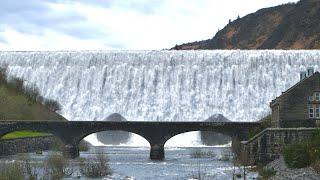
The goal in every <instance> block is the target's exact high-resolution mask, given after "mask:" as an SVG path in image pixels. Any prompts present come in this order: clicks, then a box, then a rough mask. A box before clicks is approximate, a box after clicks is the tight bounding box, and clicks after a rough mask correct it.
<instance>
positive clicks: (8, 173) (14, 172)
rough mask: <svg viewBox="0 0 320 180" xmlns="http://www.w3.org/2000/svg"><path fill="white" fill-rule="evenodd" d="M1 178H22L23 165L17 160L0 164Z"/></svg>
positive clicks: (8, 179) (12, 179)
mask: <svg viewBox="0 0 320 180" xmlns="http://www.w3.org/2000/svg"><path fill="white" fill-rule="evenodd" d="M0 179H1V180H24V174H23V167H22V165H21V164H20V163H18V162H16V161H15V162H13V163H5V164H1V165H0Z"/></svg>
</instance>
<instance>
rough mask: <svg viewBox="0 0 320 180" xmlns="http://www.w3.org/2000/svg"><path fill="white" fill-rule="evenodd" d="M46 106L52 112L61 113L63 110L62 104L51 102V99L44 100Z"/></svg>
mask: <svg viewBox="0 0 320 180" xmlns="http://www.w3.org/2000/svg"><path fill="white" fill-rule="evenodd" d="M43 104H44V106H45V107H47V108H48V109H50V110H51V111H54V112H56V111H59V110H61V106H60V104H59V103H58V102H57V101H55V100H51V99H44V102H43Z"/></svg>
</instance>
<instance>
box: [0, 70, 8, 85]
mask: <svg viewBox="0 0 320 180" xmlns="http://www.w3.org/2000/svg"><path fill="white" fill-rule="evenodd" d="M0 83H2V84H3V83H7V68H4V67H1V68H0Z"/></svg>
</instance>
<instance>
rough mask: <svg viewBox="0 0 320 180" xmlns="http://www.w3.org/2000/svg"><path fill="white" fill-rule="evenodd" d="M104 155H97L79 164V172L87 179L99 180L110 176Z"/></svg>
mask: <svg viewBox="0 0 320 180" xmlns="http://www.w3.org/2000/svg"><path fill="white" fill-rule="evenodd" d="M108 161H109V160H108V158H107V156H106V155H104V154H101V153H98V154H97V155H96V156H94V157H92V158H89V159H87V160H86V161H85V162H81V164H80V172H81V174H83V175H85V176H86V177H89V178H101V177H105V176H107V175H110V174H112V171H111V169H110V167H109V164H108Z"/></svg>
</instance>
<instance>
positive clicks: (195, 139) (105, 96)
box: [0, 50, 320, 146]
mask: <svg viewBox="0 0 320 180" xmlns="http://www.w3.org/2000/svg"><path fill="white" fill-rule="evenodd" d="M319 57H320V51H312V50H301V51H281V50H268V51H264V50H259V51H257V50H248V51H243V50H232V51H227V50H215V51H40V52H1V53H0V65H1V66H2V67H6V68H7V73H8V75H9V77H19V78H22V79H24V80H26V84H27V85H28V84H30V85H35V86H36V87H37V88H38V89H39V91H40V94H41V95H43V96H44V97H46V98H50V99H54V100H57V101H58V102H59V103H60V104H61V105H62V110H61V111H60V112H59V113H60V114H61V115H63V116H64V117H66V118H67V119H69V120H71V121H80V120H82V119H86V120H92V121H95V120H100V119H104V118H105V117H107V116H109V115H110V114H112V113H119V114H121V115H122V116H124V117H125V118H126V119H127V120H129V121H175V122H176V121H177V122H179V121H204V120H206V119H207V118H208V117H210V116H212V115H214V114H222V115H223V116H225V117H226V118H228V119H230V120H231V121H236V122H247V121H257V120H259V119H261V118H262V117H264V116H266V115H268V114H269V113H270V110H269V102H270V101H271V100H272V99H274V98H275V97H277V96H279V95H280V94H281V92H282V91H284V90H286V89H287V88H289V87H290V86H292V85H293V84H295V83H296V82H298V81H299V72H300V71H301V70H304V69H306V68H307V67H310V66H312V67H314V69H315V70H316V71H317V70H319V65H320V58H319ZM186 136H187V137H186ZM185 138H188V139H190V140H188V141H187V142H185V141H183V139H185ZM88 140H89V141H90V142H93V143H99V142H98V141H97V139H96V137H95V136H90V137H88ZM172 140H173V141H176V142H174V143H172V144H175V145H177V144H178V145H179V143H180V144H183V145H186V146H193V145H199V144H200V143H201V142H200V141H199V136H198V133H196V132H192V133H191V134H182V135H181V136H179V137H176V139H174V138H173V139H172ZM144 143H145V142H144V141H142V140H141V138H140V137H138V136H132V137H131V139H130V141H129V142H128V144H133V145H141V144H142V145H143V144H144ZM168 144H170V143H169V142H168Z"/></svg>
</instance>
